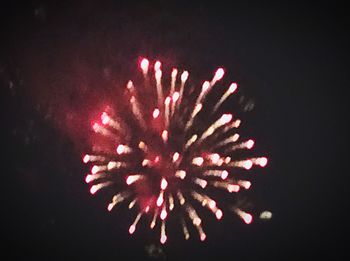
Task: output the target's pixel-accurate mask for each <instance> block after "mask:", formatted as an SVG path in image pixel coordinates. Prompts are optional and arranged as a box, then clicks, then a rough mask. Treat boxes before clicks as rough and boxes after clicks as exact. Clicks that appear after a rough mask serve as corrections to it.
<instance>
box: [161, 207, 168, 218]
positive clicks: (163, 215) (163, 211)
mask: <svg viewBox="0 0 350 261" xmlns="http://www.w3.org/2000/svg"><path fill="white" fill-rule="evenodd" d="M167 215H168V213H167V212H166V210H165V209H163V210H162V211H161V212H160V218H161V220H164V219H166V217H167Z"/></svg>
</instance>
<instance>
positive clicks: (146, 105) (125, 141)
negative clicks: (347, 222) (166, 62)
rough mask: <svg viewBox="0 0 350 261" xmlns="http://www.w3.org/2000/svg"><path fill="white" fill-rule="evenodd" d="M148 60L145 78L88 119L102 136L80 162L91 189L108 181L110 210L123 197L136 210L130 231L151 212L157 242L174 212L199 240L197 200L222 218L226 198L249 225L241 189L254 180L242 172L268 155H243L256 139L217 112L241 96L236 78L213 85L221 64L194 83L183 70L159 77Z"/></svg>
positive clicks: (185, 231)
mask: <svg viewBox="0 0 350 261" xmlns="http://www.w3.org/2000/svg"><path fill="white" fill-rule="evenodd" d="M152 64H153V65H152ZM152 64H150V61H149V60H148V59H146V58H143V59H141V60H140V63H139V69H140V70H141V72H142V76H143V77H141V79H143V83H140V82H136V81H135V82H132V81H131V80H129V81H125V82H126V88H122V89H123V94H121V95H120V96H118V106H115V108H114V107H113V106H108V110H107V109H106V111H105V112H102V113H101V114H100V120H99V119H97V120H96V119H94V121H93V122H92V123H93V124H92V129H93V130H94V132H95V133H96V134H95V135H99V136H101V137H103V138H102V139H93V140H94V144H93V145H94V146H93V149H92V151H93V152H89V154H85V155H84V156H83V157H82V160H83V162H84V163H87V164H91V165H89V166H91V173H88V174H87V175H86V177H85V182H86V183H88V184H89V186H90V193H91V194H96V193H97V192H98V191H101V190H104V189H106V188H108V190H109V191H112V192H114V193H115V194H113V197H112V201H111V202H109V203H108V205H107V210H108V211H112V210H113V209H114V208H117V207H116V206H117V205H118V204H120V203H121V202H123V201H124V202H125V204H126V206H127V207H126V209H130V210H132V211H138V214H137V216H136V218H135V220H134V222H133V223H132V224H131V225H130V227H129V233H130V234H134V233H135V230H136V227H137V225H138V222H139V221H140V219H141V216H142V215H144V216H149V217H150V219H146V218H145V219H144V220H150V223H148V225H149V227H150V228H151V229H157V228H158V229H159V226H160V237H159V240H160V243H162V244H164V243H166V242H167V240H168V236H167V231H166V224H167V223H168V222H172V221H173V220H174V219H171V218H168V217H173V216H174V215H176V216H177V217H178V218H177V220H178V221H179V223H180V226H181V228H182V231H183V234H184V238H185V239H186V240H187V239H189V238H190V231H192V229H190V228H187V225H191V226H192V225H193V226H194V228H195V230H196V231H197V233H198V236H197V238H199V240H201V241H204V240H205V239H206V237H207V235H206V234H205V232H204V230H203V227H202V225H203V223H205V221H206V218H205V217H206V216H205V215H206V214H204V213H205V212H204V211H203V212H202V211H199V210H198V209H199V208H201V207H203V208H205V209H206V211H207V212H209V214H210V215H214V217H215V218H216V219H217V220H221V219H222V218H223V216H224V213H223V210H224V209H226V208H221V205H223V204H224V203H228V204H230V205H229V208H228V209H230V210H232V211H233V212H234V213H236V214H237V216H238V217H239V218H240V219H242V220H243V222H245V223H246V224H250V223H251V222H252V221H253V216H252V215H251V214H249V213H247V212H245V211H244V210H242V209H240V208H238V207H237V206H238V205H239V206H241V205H242V204H241V203H240V202H241V201H240V200H239V195H240V194H241V190H243V188H244V189H245V190H247V189H249V188H250V187H251V182H250V181H247V180H241V177H242V175H247V170H249V169H251V168H253V167H254V168H255V167H265V166H266V165H267V163H268V159H267V158H266V157H249V156H247V155H246V153H244V154H240V153H241V151H243V150H244V151H245V152H248V150H250V151H249V153H252V151H253V150H252V149H253V147H254V145H255V141H254V140H253V139H247V140H245V141H239V139H240V136H239V134H238V133H236V132H238V131H237V129H238V128H239V126H240V125H241V120H240V119H234V120H233V116H232V114H231V113H226V112H220V111H219V108H221V105H222V104H223V103H224V102H225V101H226V100H229V99H238V100H237V101H238V102H239V101H240V100H239V98H240V97H239V92H236V90H237V83H235V82H233V83H232V82H231V84H230V85H229V86H225V85H222V88H220V86H216V85H220V84H223V83H222V82H221V81H220V80H221V79H223V77H224V75H225V70H224V69H223V68H218V69H217V70H216V71H215V73H214V76H213V78H212V79H211V80H209V81H203V82H202V84H197V85H196V84H195V83H194V82H193V81H192V79H190V80H189V81H188V79H189V73H188V71H186V70H178V69H175V68H173V69H172V71H171V77H163V72H167V70H166V68H162V67H163V65H162V63H161V62H160V61H156V62H155V63H153V62H152ZM150 68H151V69H152V70H149V69H150ZM153 69H154V70H153ZM163 69H164V71H163ZM179 72H182V73H181V74H180V73H179ZM135 78H137V77H135ZM169 78H170V79H169ZM223 82H224V81H223ZM213 90H214V91H215V92H218V93H216V94H218V95H216V96H219V95H220V96H219V98H218V100H217V101H216V103H215V101H214V104H213V103H212V102H208V100H206V99H208V97H209V96H210V95H211V94H210V93H211V92H212V91H213ZM220 92H221V93H220ZM233 93H234V94H233ZM153 94H154V95H153ZM231 94H232V95H231ZM123 95H124V96H123ZM119 97H120V98H119ZM212 97H215V95H213V96H210V99H212ZM234 115H235V116H236V114H234ZM237 115H239V114H237ZM100 140H103V141H100ZM238 177H239V178H238ZM218 190H221V191H222V193H227V194H228V193H232V194H230V200H226V199H225V200H222V198H221V193H217V194H215V192H216V191H218ZM233 192H235V193H233ZM238 203H239V204H238ZM234 206H236V207H234ZM119 207H123V204H120V205H119ZM219 207H220V208H219ZM177 208H178V209H177ZM242 208H246V206H244V205H242ZM271 215H272V214H271V212H266V211H265V212H264V213H262V214H261V215H260V218H261V219H270V218H271ZM226 216H229V215H227V214H226V213H225V217H226ZM175 220H176V219H175ZM140 223H142V222H140ZM140 225H142V224H140ZM203 226H204V225H203ZM170 227H171V226H170Z"/></svg>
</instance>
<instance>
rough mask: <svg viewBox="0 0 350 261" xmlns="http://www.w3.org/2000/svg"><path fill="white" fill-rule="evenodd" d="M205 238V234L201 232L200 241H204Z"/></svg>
mask: <svg viewBox="0 0 350 261" xmlns="http://www.w3.org/2000/svg"><path fill="white" fill-rule="evenodd" d="M206 238H207V235H206V234H204V233H202V234H201V241H204V240H205V239H206Z"/></svg>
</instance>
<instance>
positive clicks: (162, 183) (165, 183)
mask: <svg viewBox="0 0 350 261" xmlns="http://www.w3.org/2000/svg"><path fill="white" fill-rule="evenodd" d="M167 186H168V182H167V181H166V179H164V178H162V181H161V183H160V188H161V189H162V190H165V189H166V188H167Z"/></svg>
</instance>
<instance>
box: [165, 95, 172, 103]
mask: <svg viewBox="0 0 350 261" xmlns="http://www.w3.org/2000/svg"><path fill="white" fill-rule="evenodd" d="M170 101H171V98H170V97H169V96H168V97H166V98H165V101H164V104H165V105H169V104H170Z"/></svg>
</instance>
